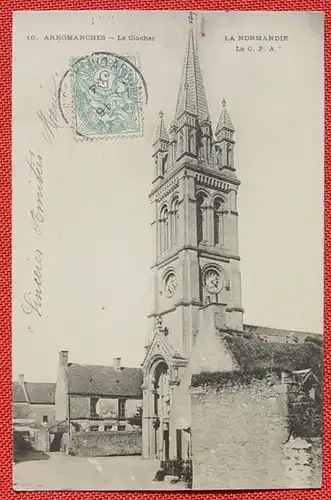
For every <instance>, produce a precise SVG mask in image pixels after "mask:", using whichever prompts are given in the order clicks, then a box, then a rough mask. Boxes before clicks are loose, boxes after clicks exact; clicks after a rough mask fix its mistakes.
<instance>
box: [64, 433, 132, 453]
mask: <svg viewBox="0 0 331 500" xmlns="http://www.w3.org/2000/svg"><path fill="white" fill-rule="evenodd" d="M69 453H70V454H72V455H80V456H83V457H103V456H113V455H141V453H142V432H141V431H140V430H137V431H118V432H111V431H110V432H74V433H73V434H72V435H71V437H70V445H69Z"/></svg>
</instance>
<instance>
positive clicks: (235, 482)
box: [191, 380, 288, 490]
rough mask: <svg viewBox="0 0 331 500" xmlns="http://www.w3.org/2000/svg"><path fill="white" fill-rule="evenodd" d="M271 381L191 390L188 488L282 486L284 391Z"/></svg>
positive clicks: (284, 435) (254, 381) (285, 419)
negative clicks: (191, 462)
mask: <svg viewBox="0 0 331 500" xmlns="http://www.w3.org/2000/svg"><path fill="white" fill-rule="evenodd" d="M273 382H274V383H273V384H272V385H269V384H268V383H267V381H265V380H252V381H251V382H250V383H248V384H247V385H244V384H243V385H239V384H233V385H232V384H231V383H229V384H226V385H225V386H223V387H213V386H212V385H211V386H209V387H196V389H195V391H193V390H192V391H191V395H192V400H191V407H192V426H191V429H192V458H193V489H199V490H204V489H227V490H234V489H270V488H272V489H274V488H284V487H286V486H287V482H286V478H285V475H284V472H283V464H282V461H283V443H284V442H285V441H286V439H287V436H288V431H287V407H286V391H285V390H284V389H285V387H282V386H281V384H280V383H279V381H277V380H275V381H273Z"/></svg>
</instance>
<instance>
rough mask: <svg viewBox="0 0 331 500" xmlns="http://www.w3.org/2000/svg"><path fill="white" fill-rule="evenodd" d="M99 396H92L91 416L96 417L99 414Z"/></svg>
mask: <svg viewBox="0 0 331 500" xmlns="http://www.w3.org/2000/svg"><path fill="white" fill-rule="evenodd" d="M98 399H99V398H94V397H93V398H91V406H90V416H91V418H94V417H96V416H97V404H98Z"/></svg>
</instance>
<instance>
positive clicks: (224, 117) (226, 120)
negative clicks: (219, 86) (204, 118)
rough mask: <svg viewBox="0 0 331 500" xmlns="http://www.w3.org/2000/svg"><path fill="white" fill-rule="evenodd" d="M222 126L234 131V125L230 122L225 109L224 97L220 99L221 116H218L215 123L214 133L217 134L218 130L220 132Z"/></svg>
mask: <svg viewBox="0 0 331 500" xmlns="http://www.w3.org/2000/svg"><path fill="white" fill-rule="evenodd" d="M223 128H227V129H228V130H230V131H232V132H234V126H233V124H232V121H231V118H230V115H229V112H228V110H227V107H226V100H225V99H223V100H222V111H221V116H220V118H219V120H218V124H217V127H216V132H215V134H217V133H218V132H220V131H221V130H222V129H223Z"/></svg>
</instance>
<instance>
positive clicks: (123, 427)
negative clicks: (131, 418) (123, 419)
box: [118, 424, 126, 431]
mask: <svg viewBox="0 0 331 500" xmlns="http://www.w3.org/2000/svg"><path fill="white" fill-rule="evenodd" d="M125 429H126V426H125V425H123V424H122V425H119V426H118V430H119V431H125Z"/></svg>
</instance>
